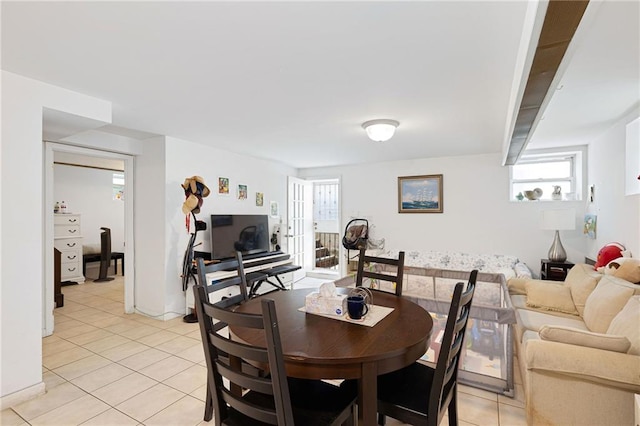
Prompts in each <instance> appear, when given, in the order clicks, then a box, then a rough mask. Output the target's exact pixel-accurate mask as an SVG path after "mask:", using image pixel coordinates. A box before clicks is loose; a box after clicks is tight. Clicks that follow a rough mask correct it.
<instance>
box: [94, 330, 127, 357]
mask: <svg viewBox="0 0 640 426" xmlns="http://www.w3.org/2000/svg"><path fill="white" fill-rule="evenodd" d="M128 342H131V340H129V339H127V338H126V337H122V336H120V335H117V334H112V335H111V336H109V337H105V338H104V339H100V340H96V341H95V342H91V343H87V344H86V345H84V348H85V349H89V350H90V351H92V352H95V353H102V352H104V351H106V350H109V349H111V348H115V347H116V346H120V345H124V344H125V343H128Z"/></svg>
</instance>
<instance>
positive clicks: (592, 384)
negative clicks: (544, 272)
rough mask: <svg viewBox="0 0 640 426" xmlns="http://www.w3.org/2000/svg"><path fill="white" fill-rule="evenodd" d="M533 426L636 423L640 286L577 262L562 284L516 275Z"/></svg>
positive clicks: (512, 285) (512, 288) (512, 289)
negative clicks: (635, 401)
mask: <svg viewBox="0 0 640 426" xmlns="http://www.w3.org/2000/svg"><path fill="white" fill-rule="evenodd" d="M508 288H509V293H510V297H511V301H512V304H513V306H514V307H515V308H516V313H517V315H516V321H517V324H516V326H515V327H514V330H515V331H514V332H515V338H514V340H515V346H516V353H517V355H518V362H519V365H520V371H521V373H522V378H523V383H524V389H525V403H526V415H527V423H528V424H530V425H547V424H550V425H605V424H606V425H632V424H634V393H640V285H638V284H632V283H630V282H628V281H624V280H622V279H620V278H616V277H613V276H610V275H604V276H603V275H601V274H599V273H597V272H596V271H594V269H593V267H592V266H590V265H584V264H578V265H575V266H574V267H573V268H572V269H571V270H570V271H569V273H568V274H567V277H566V279H565V281H564V282H554V281H540V280H533V279H521V278H513V279H511V280H509V281H508Z"/></svg>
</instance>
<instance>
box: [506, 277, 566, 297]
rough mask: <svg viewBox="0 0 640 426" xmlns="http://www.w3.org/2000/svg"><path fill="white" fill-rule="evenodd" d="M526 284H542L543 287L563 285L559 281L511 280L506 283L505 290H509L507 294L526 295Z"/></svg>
mask: <svg viewBox="0 0 640 426" xmlns="http://www.w3.org/2000/svg"><path fill="white" fill-rule="evenodd" d="M528 282H532V283H542V284H543V285H547V284H549V283H554V284H555V283H557V284H558V285H564V283H563V282H560V281H543V280H536V279H535V278H511V279H509V281H507V288H508V289H509V294H521V295H526V294H527V287H526V284H527V283H528Z"/></svg>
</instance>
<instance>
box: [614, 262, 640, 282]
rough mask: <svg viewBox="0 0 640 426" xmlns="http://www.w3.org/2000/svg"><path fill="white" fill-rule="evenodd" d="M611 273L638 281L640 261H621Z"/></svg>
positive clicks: (631, 280)
mask: <svg viewBox="0 0 640 426" xmlns="http://www.w3.org/2000/svg"><path fill="white" fill-rule="evenodd" d="M612 275H613V276H614V277H618V278H622V279H623V280H626V281H629V282H632V283H640V261H639V260H637V259H636V260H634V261H629V262H624V263H621V264H620V266H619V267H618V269H616V270H615V271H614V272H613V274H612Z"/></svg>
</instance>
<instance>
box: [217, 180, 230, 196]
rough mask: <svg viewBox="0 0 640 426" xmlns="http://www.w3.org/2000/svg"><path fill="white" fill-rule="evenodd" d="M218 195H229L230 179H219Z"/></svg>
mask: <svg viewBox="0 0 640 426" xmlns="http://www.w3.org/2000/svg"><path fill="white" fill-rule="evenodd" d="M218 195H229V178H226V177H219V178H218Z"/></svg>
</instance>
